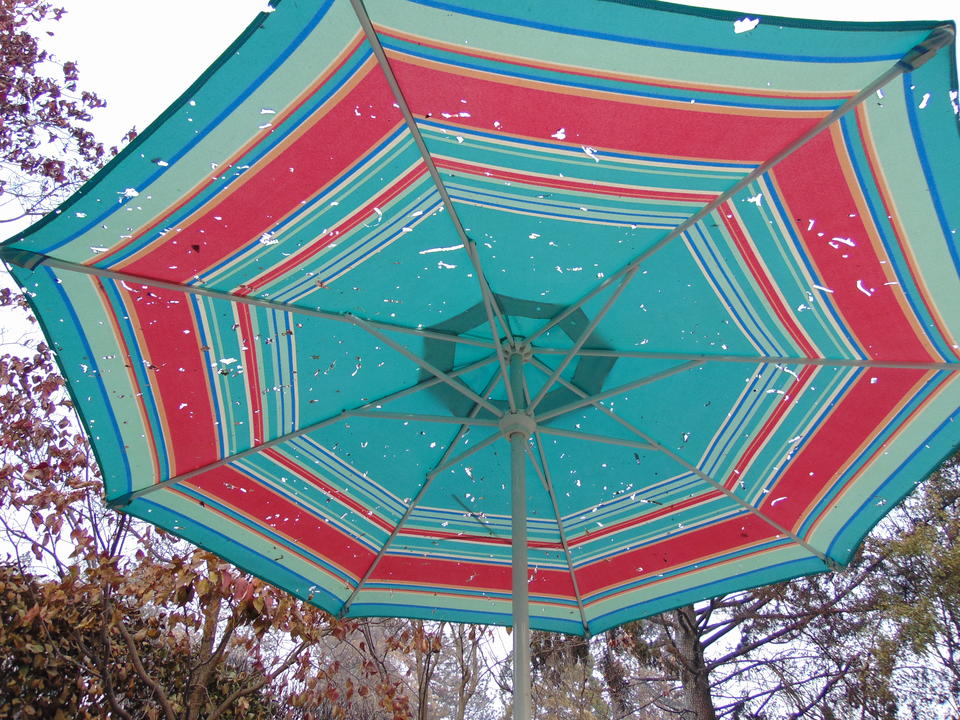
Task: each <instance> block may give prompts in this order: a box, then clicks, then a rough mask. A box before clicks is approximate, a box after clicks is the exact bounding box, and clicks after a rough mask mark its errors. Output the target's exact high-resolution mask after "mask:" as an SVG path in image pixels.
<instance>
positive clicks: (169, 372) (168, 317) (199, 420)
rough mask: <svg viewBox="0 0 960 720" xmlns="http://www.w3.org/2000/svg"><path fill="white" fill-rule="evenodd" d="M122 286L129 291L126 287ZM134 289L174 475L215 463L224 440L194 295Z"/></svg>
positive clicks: (135, 317)
mask: <svg viewBox="0 0 960 720" xmlns="http://www.w3.org/2000/svg"><path fill="white" fill-rule="evenodd" d="M118 291H119V292H121V293H122V292H125V291H124V290H123V289H122V288H119V289H118ZM128 294H129V297H130V301H129V302H127V303H126V306H127V307H128V308H130V309H131V316H130V320H131V322H132V323H133V324H134V325H135V326H138V328H137V330H138V335H139V336H140V338H141V342H142V344H143V347H144V353H143V354H144V356H145V357H146V358H147V360H148V361H149V363H150V365H148V368H147V375H148V376H149V377H150V379H151V380H150V385H151V392H152V394H153V398H154V400H155V401H156V402H157V409H158V411H159V412H160V414H161V417H162V419H163V426H164V431H165V435H166V438H165V439H166V447H167V453H168V455H169V456H170V457H169V460H170V472H171V474H172V475H177V474H180V473H183V472H186V471H188V470H193V469H195V468H198V467H202V466H203V465H206V464H207V463H210V462H213V461H214V460H216V459H217V454H218V452H217V448H218V446H219V443H218V441H217V434H216V430H215V425H214V417H213V408H212V407H211V403H210V387H209V385H208V382H207V373H206V368H207V358H206V357H205V356H204V354H203V352H202V351H201V350H200V344H199V342H198V335H197V329H196V323H195V319H194V315H193V311H192V309H191V305H190V301H189V299H188V298H187V296H185V295H183V294H181V293H175V292H172V291H169V290H161V289H158V288H150V289H149V290H144V291H131V292H129V293H128ZM181 404H182V405H183V407H182V408H181V407H180V406H181Z"/></svg>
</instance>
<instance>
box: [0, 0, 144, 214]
mask: <svg viewBox="0 0 960 720" xmlns="http://www.w3.org/2000/svg"><path fill="white" fill-rule="evenodd" d="M64 12H65V11H64V10H63V9H62V8H58V7H55V6H54V5H52V4H51V3H49V2H47V0H0V171H2V174H0V206H2V208H3V211H2V214H0V222H11V221H13V220H18V219H20V218H23V217H26V216H30V215H39V214H42V213H43V212H45V211H46V210H48V209H49V208H50V207H51V204H52V201H53V200H54V199H55V198H58V197H63V196H65V195H66V194H67V193H68V192H70V191H71V190H73V189H75V188H76V187H78V186H79V184H80V183H81V182H83V181H84V180H85V179H86V178H87V177H89V176H90V175H91V174H92V173H93V171H95V170H96V169H97V168H99V167H100V165H101V164H102V163H103V162H104V160H105V159H106V158H107V157H109V156H110V155H111V154H115V153H116V148H112V149H111V150H107V149H105V148H104V147H103V145H102V144H101V143H99V142H97V140H96V139H95V137H94V135H93V133H92V132H91V130H90V129H89V128H88V127H87V123H88V122H89V120H90V119H91V112H92V111H94V110H96V109H98V108H101V107H103V106H104V104H105V103H104V102H103V100H101V99H100V98H99V97H98V96H97V95H96V94H95V93H92V92H90V91H87V90H83V89H81V88H80V86H79V75H78V68H77V65H76V63H74V62H69V61H68V62H58V61H56V60H55V59H54V58H53V57H52V56H51V55H50V53H48V52H47V51H46V50H44V49H43V48H42V47H41V45H40V43H39V41H38V39H37V37H36V36H35V35H34V31H35V30H36V28H38V27H39V26H40V25H41V24H44V23H46V25H48V26H49V24H50V23H51V22H55V21H57V20H59V19H60V18H61V17H62V16H63V14H64ZM51 34H52V33H51ZM135 135H136V132H135V131H134V130H131V131H130V132H129V133H128V135H127V138H126V139H131V138H132V137H133V136H135Z"/></svg>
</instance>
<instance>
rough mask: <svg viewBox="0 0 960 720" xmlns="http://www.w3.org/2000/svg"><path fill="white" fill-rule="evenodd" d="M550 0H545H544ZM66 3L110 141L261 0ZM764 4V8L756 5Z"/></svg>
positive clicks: (68, 41)
mask: <svg viewBox="0 0 960 720" xmlns="http://www.w3.org/2000/svg"><path fill="white" fill-rule="evenodd" d="M542 1H543V2H549V1H550V0H542ZM58 4H60V5H62V6H63V7H65V8H66V9H67V14H66V15H65V16H64V18H63V20H61V21H60V22H59V23H56V24H55V25H53V26H52V28H51V29H52V30H53V31H54V32H55V35H54V37H52V38H49V41H48V43H47V46H48V47H49V48H50V49H51V50H53V51H54V52H55V53H56V54H57V56H58V57H59V58H60V59H62V60H76V61H77V62H78V64H79V67H80V79H81V82H82V85H83V87H85V88H87V89H90V90H93V91H95V92H97V93H98V94H99V95H100V96H101V97H102V98H104V99H105V100H107V103H108V107H107V108H106V109H105V110H101V111H100V112H98V113H97V119H96V123H95V126H94V130H95V132H97V134H98V137H99V138H100V140H101V141H103V142H104V143H107V144H114V143H116V142H117V141H118V139H119V138H120V137H121V136H122V135H123V134H124V133H125V132H126V131H127V130H128V129H129V128H130V127H131V126H134V125H135V126H136V127H137V129H138V130H143V129H144V128H145V127H146V126H147V125H149V123H150V121H151V120H153V118H155V117H157V116H158V115H159V114H160V113H162V112H163V110H164V109H166V107H167V106H168V105H169V104H170V103H171V102H173V100H175V99H176V98H177V97H178V96H179V95H180V94H181V93H182V92H183V91H184V90H186V88H187V87H188V86H189V85H190V83H191V82H192V81H193V80H194V79H195V78H196V77H198V76H199V75H200V74H201V73H202V72H203V71H204V70H205V69H206V68H207V66H208V65H210V63H212V62H213V61H214V60H215V59H216V58H217V57H218V56H219V55H220V53H221V52H222V51H223V50H224V49H225V48H226V47H227V46H228V45H229V44H230V43H231V42H232V41H233V39H234V38H235V37H237V36H238V35H239V34H240V33H241V32H242V31H243V29H244V28H245V27H246V26H247V25H248V24H249V23H250V21H251V20H253V18H254V17H256V15H257V13H258V12H259V11H260V10H261V9H262V8H263V7H264V6H265V4H266V0H163V1H162V2H158V1H157V0H59V3H58ZM691 4H697V5H701V6H704V7H715V8H724V9H729V10H741V9H742V8H747V9H748V10H749V11H750V12H746V11H745V12H744V15H745V16H750V17H760V18H761V22H762V19H763V14H764V13H767V14H771V15H786V16H802V17H811V18H821V19H831V20H947V19H951V18H952V19H954V20H957V19H958V18H960V2H958V0H912V2H909V3H902V2H889V3H886V2H882V1H879V2H878V0H869V1H868V0H803V2H799V1H798V0H742V2H741V1H737V2H729V1H728V2H725V1H722V0H721V1H717V0H712V1H711V0H707V1H705V2H700V3H691ZM761 11H762V12H761Z"/></svg>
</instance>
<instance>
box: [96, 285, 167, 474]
mask: <svg viewBox="0 0 960 720" xmlns="http://www.w3.org/2000/svg"><path fill="white" fill-rule="evenodd" d="M122 282H123V281H120V280H117V281H113V282H111V281H109V280H107V279H106V278H104V279H102V280H101V282H100V284H101V286H102V287H103V289H104V291H105V292H106V294H107V296H108V297H109V298H110V304H111V305H112V306H113V307H114V309H115V311H114V313H113V317H114V319H115V320H116V322H117V326H118V327H119V328H120V333H121V335H122V336H123V340H124V342H125V344H126V346H127V351H128V352H129V353H130V359H131V362H130V367H131V369H132V370H133V372H134V375H135V376H136V378H137V385H138V388H139V390H140V393H141V395H140V397H141V398H142V399H143V407H144V409H145V410H146V412H147V422H148V424H149V426H150V430H151V431H152V432H151V436H152V439H153V442H154V445H155V446H156V449H157V453H156V461H157V472H158V473H159V478H158V479H161V478H168V477H170V465H169V462H168V460H167V452H168V450H167V441H166V438H165V437H164V435H163V431H162V429H161V428H162V427H163V425H162V424H161V423H160V414H159V412H158V411H157V402H156V398H155V397H154V393H153V384H152V383H151V382H150V378H149V376H148V375H147V371H146V363H145V359H144V357H143V352H142V347H141V345H140V340H139V338H137V335H136V332H135V331H134V328H133V322H132V321H131V319H130V317H129V316H128V315H127V314H126V311H125V310H122V311H121V312H117V311H118V310H121V309H122V308H124V304H123V301H122V300H121V299H120V291H119V290H118V289H117V287H118V286H121V287H122ZM143 292H144V293H146V290H144V291H143ZM130 295H131V297H133V292H131V293H130ZM141 297H142V295H141ZM151 400H152V401H151ZM123 456H124V459H126V453H123ZM131 481H132V478H131ZM132 489H133V486H132V484H131V485H128V487H127V490H132Z"/></svg>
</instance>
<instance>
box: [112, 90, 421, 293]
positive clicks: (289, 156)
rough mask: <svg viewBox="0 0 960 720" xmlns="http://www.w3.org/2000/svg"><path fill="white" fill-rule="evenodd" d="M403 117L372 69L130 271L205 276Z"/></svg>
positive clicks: (176, 278)
mask: <svg viewBox="0 0 960 720" xmlns="http://www.w3.org/2000/svg"><path fill="white" fill-rule="evenodd" d="M355 108H361V109H362V115H363V117H357V116H356V115H355V114H354V109H355ZM402 123H403V118H402V117H401V116H400V113H399V111H398V110H397V109H396V108H395V107H393V95H392V94H391V93H390V88H389V86H388V85H387V83H386V80H385V79H384V76H383V73H381V72H368V74H367V75H366V76H364V77H362V78H360V79H359V81H358V82H357V85H356V86H355V87H354V88H352V89H351V90H350V92H348V93H347V94H346V95H345V96H344V97H342V98H340V100H339V102H338V103H337V104H336V105H335V106H334V107H332V108H331V109H330V111H329V112H328V113H327V114H326V115H324V116H323V117H322V118H320V119H319V120H318V121H317V122H316V123H315V124H314V125H313V126H312V127H310V128H309V129H307V130H306V131H305V132H304V133H303V134H302V135H301V136H299V137H298V138H297V139H296V140H295V141H293V142H292V143H291V144H290V145H289V146H287V147H286V148H285V149H283V150H282V151H281V152H279V153H278V154H277V155H276V156H275V157H274V158H273V159H272V160H271V161H270V162H269V164H267V165H266V166H264V167H257V168H255V169H253V170H250V171H248V174H249V175H250V176H249V177H247V176H246V175H245V176H244V178H243V180H242V185H238V186H237V187H236V189H235V190H234V191H233V192H232V193H229V194H228V195H227V197H224V198H222V199H219V200H218V201H214V204H211V205H208V206H207V207H206V208H205V210H204V211H203V212H202V214H200V215H199V216H197V217H195V218H194V219H193V220H192V221H189V222H187V223H185V224H184V225H183V226H182V227H181V228H180V232H170V233H167V234H166V235H165V236H164V238H163V240H162V241H159V242H158V243H157V244H156V245H155V246H154V247H152V248H151V249H150V251H149V252H148V253H146V254H144V255H141V256H139V257H138V258H136V259H134V260H133V261H132V262H131V263H130V264H128V265H126V266H125V267H124V270H125V271H126V272H131V273H134V274H139V275H144V276H146V277H155V278H160V279H163V280H168V281H171V282H185V281H188V280H190V279H192V278H193V277H195V276H196V275H200V274H203V273H204V272H206V271H207V270H208V269H209V268H211V267H213V266H215V265H217V264H219V263H220V262H222V261H223V260H224V259H226V258H227V257H229V256H230V255H232V254H234V253H235V252H236V251H237V250H239V249H240V248H243V247H245V246H247V245H249V244H250V243H251V242H255V241H256V240H257V238H258V237H260V235H262V234H263V233H265V232H267V231H268V230H270V229H271V228H272V227H274V226H275V225H276V224H277V223H278V222H280V221H281V220H282V219H283V218H284V217H286V216H287V215H289V214H290V213H292V212H294V211H296V210H298V209H300V208H301V207H302V205H301V202H302V201H303V200H305V199H307V198H309V197H312V196H314V195H315V194H316V193H317V192H319V191H320V190H321V189H322V188H324V187H326V186H327V185H328V184H329V183H330V182H331V181H333V180H335V179H336V178H337V177H339V176H340V175H341V174H342V173H343V172H345V171H346V170H347V169H348V168H349V167H351V166H353V165H355V164H356V163H357V162H358V161H359V160H360V159H362V158H363V157H364V156H365V155H366V154H367V153H369V152H370V149H371V148H372V147H374V146H375V145H376V144H377V143H379V142H381V141H382V140H383V138H384V137H385V136H386V135H388V134H389V133H390V132H392V131H393V130H394V129H395V128H396V127H397V126H398V125H400V124H402ZM290 168H294V172H290ZM238 182H241V181H238ZM217 217H220V218H222V219H221V220H217V219H216V218H217ZM194 245H196V246H197V247H199V248H200V251H199V252H196V251H195V250H193V248H192V246H194Z"/></svg>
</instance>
